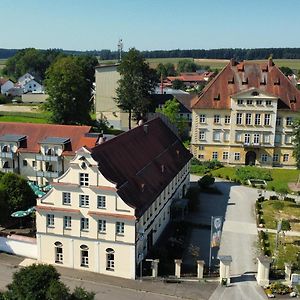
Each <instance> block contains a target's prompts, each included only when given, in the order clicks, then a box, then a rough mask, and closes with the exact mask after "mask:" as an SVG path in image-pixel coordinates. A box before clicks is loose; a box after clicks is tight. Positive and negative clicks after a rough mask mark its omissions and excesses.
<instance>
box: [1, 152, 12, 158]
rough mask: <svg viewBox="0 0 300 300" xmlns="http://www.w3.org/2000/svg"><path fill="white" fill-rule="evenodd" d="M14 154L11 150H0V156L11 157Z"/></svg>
mask: <svg viewBox="0 0 300 300" xmlns="http://www.w3.org/2000/svg"><path fill="white" fill-rule="evenodd" d="M14 154H15V153H13V152H0V157H1V158H11V159H12V158H13V157H14Z"/></svg>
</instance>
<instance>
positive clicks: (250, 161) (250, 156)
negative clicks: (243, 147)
mask: <svg viewBox="0 0 300 300" xmlns="http://www.w3.org/2000/svg"><path fill="white" fill-rule="evenodd" d="M255 159H256V153H255V152H254V151H248V152H247V153H246V160H245V165H246V166H254V165H255Z"/></svg>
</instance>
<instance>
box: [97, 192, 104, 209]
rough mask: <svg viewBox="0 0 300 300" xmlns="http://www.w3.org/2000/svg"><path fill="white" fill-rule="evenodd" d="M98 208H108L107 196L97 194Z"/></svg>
mask: <svg viewBox="0 0 300 300" xmlns="http://www.w3.org/2000/svg"><path fill="white" fill-rule="evenodd" d="M97 208H106V197H105V196H100V195H98V196H97Z"/></svg>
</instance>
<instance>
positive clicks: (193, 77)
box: [167, 72, 214, 82]
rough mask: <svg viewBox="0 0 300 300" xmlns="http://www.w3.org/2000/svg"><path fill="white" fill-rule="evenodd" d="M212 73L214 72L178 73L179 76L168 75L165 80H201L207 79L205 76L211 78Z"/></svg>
mask: <svg viewBox="0 0 300 300" xmlns="http://www.w3.org/2000/svg"><path fill="white" fill-rule="evenodd" d="M213 75H214V72H204V73H201V74H199V73H197V72H192V73H180V75H179V76H168V77H167V80H168V81H171V82H173V81H174V80H176V79H177V80H180V81H187V82H190V81H191V82H193V81H195V82H201V81H207V78H211V77H212V76H213Z"/></svg>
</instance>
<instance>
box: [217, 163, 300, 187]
mask: <svg viewBox="0 0 300 300" xmlns="http://www.w3.org/2000/svg"><path fill="white" fill-rule="evenodd" d="M259 169H261V170H265V171H270V172H271V176H272V178H273V180H271V181H267V189H268V190H272V189H275V191H276V190H279V189H281V188H285V189H288V183H289V182H295V181H297V179H298V176H299V174H300V171H299V170H292V169H264V168H259ZM235 171H236V167H222V168H220V169H218V170H214V171H212V172H211V173H212V175H213V176H215V177H222V178H229V179H230V180H235V179H238V178H237V176H236V175H235Z"/></svg>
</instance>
